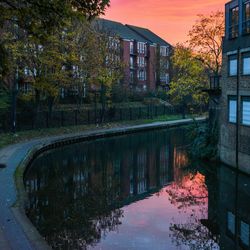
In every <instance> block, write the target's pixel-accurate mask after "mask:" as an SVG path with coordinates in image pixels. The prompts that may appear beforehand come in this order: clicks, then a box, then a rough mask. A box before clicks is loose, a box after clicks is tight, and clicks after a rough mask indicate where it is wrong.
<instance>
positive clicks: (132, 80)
mask: <svg viewBox="0 0 250 250" xmlns="http://www.w3.org/2000/svg"><path fill="white" fill-rule="evenodd" d="M129 80H130V83H133V82H134V72H133V71H130V74H129Z"/></svg>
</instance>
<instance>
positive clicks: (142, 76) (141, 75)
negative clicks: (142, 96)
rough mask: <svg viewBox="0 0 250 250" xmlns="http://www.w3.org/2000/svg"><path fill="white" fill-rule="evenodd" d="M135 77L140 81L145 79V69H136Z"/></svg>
mask: <svg viewBox="0 0 250 250" xmlns="http://www.w3.org/2000/svg"><path fill="white" fill-rule="evenodd" d="M137 77H138V80H140V81H146V80H147V72H146V70H143V69H140V70H138V71H137Z"/></svg>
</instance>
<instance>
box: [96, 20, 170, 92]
mask: <svg viewBox="0 0 250 250" xmlns="http://www.w3.org/2000/svg"><path fill="white" fill-rule="evenodd" d="M97 22H98V25H99V27H100V29H101V30H102V31H103V32H105V33H107V34H108V35H109V36H110V37H111V39H112V37H113V38H114V39H115V41H117V40H118V41H119V44H118V45H117V47H118V48H120V57H121V60H122V62H123V63H124V64H125V69H124V78H123V84H125V85H128V86H130V87H132V88H134V89H136V90H144V91H154V90H156V89H158V88H163V89H167V88H169V78H170V66H169V65H170V52H171V48H172V47H171V45H170V44H169V43H167V42H166V41H164V40H163V39H162V38H160V37H159V36H157V35H156V34H154V33H153V32H152V31H150V30H148V29H145V28H141V27H136V26H131V25H123V24H122V23H119V22H114V21H110V20H106V19H98V21H97Z"/></svg>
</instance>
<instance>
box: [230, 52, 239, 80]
mask: <svg viewBox="0 0 250 250" xmlns="http://www.w3.org/2000/svg"><path fill="white" fill-rule="evenodd" d="M228 66H229V67H228V71H229V76H236V75H237V68H238V61H237V56H235V55H234V56H230V57H229V60H228Z"/></svg>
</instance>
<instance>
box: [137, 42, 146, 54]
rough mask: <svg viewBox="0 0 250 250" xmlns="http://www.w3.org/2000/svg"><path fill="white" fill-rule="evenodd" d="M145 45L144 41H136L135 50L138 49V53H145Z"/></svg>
mask: <svg viewBox="0 0 250 250" xmlns="http://www.w3.org/2000/svg"><path fill="white" fill-rule="evenodd" d="M145 47H146V44H145V43H142V42H138V43H137V51H138V53H140V54H145Z"/></svg>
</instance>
